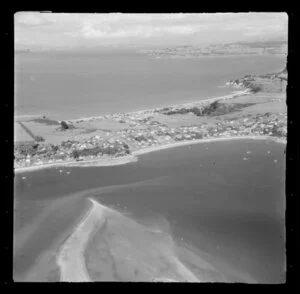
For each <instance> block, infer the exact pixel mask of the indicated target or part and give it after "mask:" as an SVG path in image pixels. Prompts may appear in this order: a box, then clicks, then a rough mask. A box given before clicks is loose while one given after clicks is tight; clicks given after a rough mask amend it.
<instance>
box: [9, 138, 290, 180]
mask: <svg viewBox="0 0 300 294" xmlns="http://www.w3.org/2000/svg"><path fill="white" fill-rule="evenodd" d="M247 139H251V140H271V141H273V142H276V143H279V144H286V141H285V140H282V139H278V138H275V137H272V136H237V137H219V138H207V139H197V140H190V141H184V142H176V143H171V144H164V145H161V146H154V147H148V148H144V149H140V150H135V151H133V152H132V153H131V155H128V156H125V157H122V158H107V159H98V160H97V159H95V160H85V161H69V162H57V163H50V164H43V165H35V166H29V167H21V168H14V172H15V174H18V173H23V172H24V173H25V172H31V171H37V170H41V169H46V168H53V167H68V166H69V167H93V166H94V167H101V166H117V165H124V164H127V163H131V162H136V161H138V156H139V155H142V154H147V153H151V152H155V151H160V150H165V149H169V148H175V147H180V146H187V145H194V144H199V143H210V142H219V141H230V140H247Z"/></svg>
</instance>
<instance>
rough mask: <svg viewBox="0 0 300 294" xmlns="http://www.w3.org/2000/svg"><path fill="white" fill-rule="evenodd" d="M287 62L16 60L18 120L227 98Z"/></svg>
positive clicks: (99, 57) (118, 57)
mask: <svg viewBox="0 0 300 294" xmlns="http://www.w3.org/2000/svg"><path fill="white" fill-rule="evenodd" d="M285 62H286V60H285V57H284V56H248V57H241V56H236V57H203V58H199V59H170V60H168V59H157V60H156V59H151V58H149V57H147V56H144V55H141V54H133V53H131V54H129V53H124V52H117V53H114V54H93V55H87V54H75V53H74V54H62V53H51V54H49V53H29V54H16V55H15V115H40V114H43V115H47V116H49V117H52V118H56V119H74V118H80V117H87V116H97V115H102V114H109V113H114V112H126V111H135V110H141V109H145V108H153V107H157V106H163V105H166V106H168V105H170V104H176V103H181V102H189V101H195V100H201V99H207V98H211V97H218V96H223V95H226V94H229V93H231V92H232V90H233V89H231V88H230V87H223V86H224V85H225V83H226V82H227V81H228V80H230V79H233V78H239V77H241V76H243V75H246V74H250V73H253V74H261V73H269V72H276V71H278V70H281V69H282V68H283V67H284V65H285Z"/></svg>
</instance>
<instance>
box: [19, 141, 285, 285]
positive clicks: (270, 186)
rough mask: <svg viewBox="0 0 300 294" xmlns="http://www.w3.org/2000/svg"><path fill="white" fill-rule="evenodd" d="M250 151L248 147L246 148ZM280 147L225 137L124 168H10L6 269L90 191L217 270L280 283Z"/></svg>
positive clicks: (57, 228) (64, 224) (62, 223)
mask: <svg viewBox="0 0 300 294" xmlns="http://www.w3.org/2000/svg"><path fill="white" fill-rule="evenodd" d="M248 150H250V151H251V152H252V153H251V154H246V152H247V151H248ZM268 150H270V151H271V153H270V154H268V152H267V151H268ZM283 151H284V145H281V144H278V143H273V142H267V141H253V140H242V141H237V140H236V141H235V140H233V141H227V142H214V143H205V144H198V145H192V146H184V147H177V148H173V149H169V150H162V151H159V152H154V153H150V154H145V155H143V156H140V158H139V161H138V162H135V163H130V164H127V165H123V166H115V167H91V168H62V170H63V173H60V172H59V169H55V168H54V169H47V170H43V171H37V172H30V173H23V174H18V175H16V178H15V238H14V240H15V257H14V271H15V273H16V274H17V275H21V274H22V273H24V272H26V271H27V270H28V269H29V268H30V267H31V266H32V265H33V264H34V262H35V260H36V258H37V256H38V255H39V254H41V253H42V252H43V251H45V250H46V249H49V248H51V246H53V244H55V240H57V238H59V237H61V236H63V234H64V231H65V230H66V229H67V228H68V227H70V226H72V225H74V223H75V222H76V221H78V216H79V215H80V213H81V212H82V211H83V210H84V209H85V208H86V201H85V200H84V199H86V198H87V197H93V198H94V199H96V200H97V201H99V202H100V203H102V204H103V205H107V206H109V207H112V208H115V209H117V210H119V211H121V212H123V213H124V214H126V215H128V216H129V217H131V218H133V219H135V220H136V221H137V222H140V223H142V224H144V225H146V226H149V227H152V228H153V227H154V228H159V229H162V230H164V231H168V232H169V233H170V234H172V236H173V237H174V238H175V240H178V242H179V241H180V240H184V242H185V243H186V244H188V245H190V246H192V247H193V248H196V249H197V250H199V252H200V254H201V252H204V253H206V254H209V255H210V256H211V257H212V258H211V260H210V262H211V263H212V264H213V266H215V267H216V268H217V269H220V270H221V271H222V272H224V273H225V275H226V273H227V272H229V269H230V268H234V269H235V270H236V271H240V272H242V273H245V274H247V275H249V276H251V277H253V279H254V280H256V281H259V282H262V283H268V282H269V283H273V282H275V283H276V282H280V281H282V280H283V276H284V230H285V228H284V213H285V196H284V195H285V193H284V189H285V187H284V179H285V157H284V152H283ZM245 156H246V157H247V158H248V160H243V157H245ZM274 160H277V162H274ZM67 171H69V172H71V173H70V174H67V173H66V172H67ZM23 176H26V177H27V179H26V180H22V177H23ZM91 189H92V190H91Z"/></svg>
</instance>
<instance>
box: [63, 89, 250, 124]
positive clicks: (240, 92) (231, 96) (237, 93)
mask: <svg viewBox="0 0 300 294" xmlns="http://www.w3.org/2000/svg"><path fill="white" fill-rule="evenodd" d="M224 87H232V86H231V85H227V84H225V85H224ZM232 88H234V87H232ZM251 93H252V92H251V90H250V89H243V90H237V89H234V91H233V92H232V93H230V94H227V95H224V96H218V97H211V98H206V99H203V100H193V101H190V102H183V103H180V104H172V105H168V106H166V105H158V106H156V107H153V108H147V109H140V110H135V111H128V112H114V113H109V114H103V115H99V116H90V117H81V118H76V119H69V120H67V121H69V122H71V123H74V122H77V121H79V120H80V121H84V122H88V121H91V120H95V119H104V118H105V117H111V116H114V115H119V114H126V115H133V114H138V115H140V114H146V113H153V112H155V111H157V110H159V109H162V108H164V107H189V106H191V105H194V104H198V105H201V104H205V103H212V102H215V101H216V100H218V101H223V100H229V99H234V98H237V97H240V96H244V95H250V94H251Z"/></svg>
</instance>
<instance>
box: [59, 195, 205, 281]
mask: <svg viewBox="0 0 300 294" xmlns="http://www.w3.org/2000/svg"><path fill="white" fill-rule="evenodd" d="M89 200H90V201H91V202H92V207H91V209H90V211H89V212H88V213H87V214H86V215H85V217H84V218H83V220H82V221H81V223H80V224H79V225H78V226H77V227H76V228H75V229H74V231H73V233H72V234H71V236H70V237H69V238H68V239H67V240H66V242H65V243H64V244H62V246H61V248H60V251H59V253H58V254H57V259H56V262H57V265H58V267H59V268H60V281H63V282H88V281H92V279H91V277H90V276H89V273H88V270H87V265H88V266H89V268H90V270H91V261H88V260H85V259H86V258H85V256H89V255H91V254H93V251H91V252H90V253H87V252H85V251H87V250H88V251H89V250H91V249H89V247H90V246H87V244H88V242H89V239H91V236H94V235H95V234H99V233H97V231H99V230H103V229H102V227H104V226H105V228H104V229H105V230H109V234H110V235H112V236H115V237H113V238H112V239H109V241H108V239H107V237H106V236H105V235H100V238H101V239H102V240H101V241H99V240H98V241H97V244H98V248H99V246H100V247H101V244H100V245H99V243H101V242H102V241H103V240H104V241H105V240H106V241H105V242H108V243H107V245H106V246H108V249H107V250H109V252H110V253H108V252H107V253H105V254H106V255H107V258H108V257H109V256H110V258H112V259H113V260H114V261H113V262H114V263H115V266H116V269H114V270H110V269H109V266H108V264H107V263H106V262H102V263H101V261H100V262H95V257H94V258H93V260H94V264H93V267H97V268H99V269H101V270H102V271H104V272H106V274H107V275H108V276H110V278H109V279H111V278H112V277H113V276H115V275H116V273H114V271H116V272H119V275H120V274H121V276H123V278H122V277H121V279H126V277H127V275H128V272H131V271H132V268H139V271H141V272H142V275H143V277H142V278H141V279H142V280H144V281H166V282H180V281H187V282H201V280H199V278H197V277H196V276H195V275H194V274H193V272H192V271H190V270H189V269H188V268H187V267H186V266H185V265H184V264H183V263H182V262H181V261H180V260H179V259H178V257H177V256H176V254H175V252H173V250H172V249H170V248H168V249H166V248H165V245H163V243H161V242H162V241H161V237H160V238H158V237H159V236H160V235H161V234H162V232H152V233H151V232H146V231H147V228H145V227H142V226H141V225H138V224H136V223H135V222H134V221H132V220H129V219H128V218H126V217H124V216H122V215H121V214H120V213H118V212H117V211H114V210H112V209H110V208H107V207H105V206H103V205H101V204H100V203H98V202H97V201H95V200H93V199H89ZM107 222H109V223H112V224H114V223H115V226H114V225H112V227H107ZM105 223H106V225H105ZM123 223H124V227H123ZM120 225H121V227H120ZM122 227H123V229H124V230H125V231H127V230H128V232H129V237H127V235H126V237H125V238H126V241H125V240H123V238H124V237H122V234H120V233H119V232H118V230H119V229H122ZM153 233H154V234H157V235H158V237H156V238H158V239H155V238H153V237H151V236H152V235H151V234H153ZM100 234H101V233H100ZM102 234H103V233H102ZM132 234H133V235H132ZM140 234H145V236H146V238H149V236H150V238H151V239H150V240H151V241H150V242H154V244H156V245H153V246H154V248H153V249H151V251H149V250H150V249H149V248H147V246H146V247H142V248H141V247H139V249H138V251H141V252H136V250H135V249H134V246H135V245H134V244H132V246H133V247H130V248H131V249H127V245H126V244H127V243H128V242H129V243H131V242H132V243H134V239H135V238H136V237H139V236H140ZM130 236H131V238H133V240H132V239H131V238H130ZM127 238H128V241H127ZM117 240H119V241H117ZM167 240H168V239H167ZM124 242H125V243H124ZM164 242H166V241H164ZM94 243H95V242H94ZM150 247H152V246H150ZM171 248H172V246H171ZM98 250H100V249H98ZM128 250H129V251H128ZM102 251H104V249H102ZM127 251H128V252H127ZM148 251H149V252H148ZM126 252H127V253H126ZM147 252H148V253H147ZM94 254H95V253H94ZM97 254H104V253H103V252H102V253H101V252H99V253H97ZM124 254H125V255H124ZM132 254H134V255H135V254H137V256H140V255H141V254H142V255H145V257H141V263H142V264H141V265H138V264H137V263H136V261H135V260H134V258H133V259H132V257H131V255H132ZM149 254H150V257H149V256H148V255H149ZM151 254H155V256H156V255H157V254H158V256H160V255H161V256H162V257H161V258H163V260H165V261H164V263H165V266H167V268H168V270H167V272H165V270H163V272H165V273H164V274H162V273H160V271H161V269H160V268H161V267H162V265H160V263H161V261H159V260H161V258H159V259H157V257H154V256H153V257H152V258H151ZM126 256H127V257H126ZM127 258H128V261H125V260H126V259H127ZM143 259H145V260H143ZM122 260H124V261H122ZM123 262H126V263H128V264H127V266H126V271H125V272H123V271H124V269H123V265H122V264H123ZM202 266H203V265H202ZM204 266H206V265H204ZM147 268H148V270H147ZM143 271H145V273H143ZM148 271H150V274H149V273H147V272H148ZM126 272H127V273H126ZM151 272H152V274H151ZM133 276H134V275H133ZM133 276H132V278H129V279H130V280H131V279H134V278H133Z"/></svg>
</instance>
